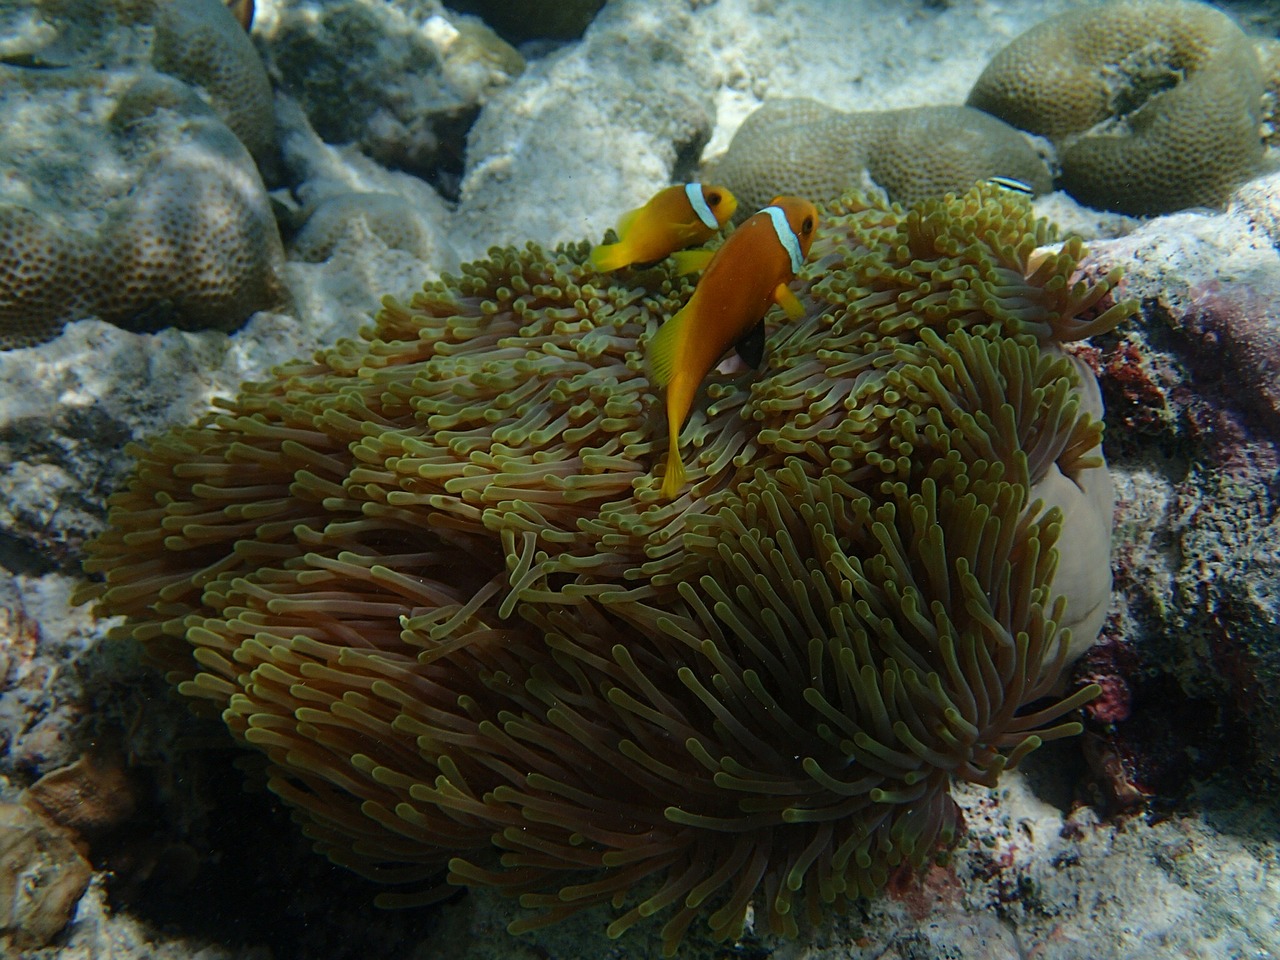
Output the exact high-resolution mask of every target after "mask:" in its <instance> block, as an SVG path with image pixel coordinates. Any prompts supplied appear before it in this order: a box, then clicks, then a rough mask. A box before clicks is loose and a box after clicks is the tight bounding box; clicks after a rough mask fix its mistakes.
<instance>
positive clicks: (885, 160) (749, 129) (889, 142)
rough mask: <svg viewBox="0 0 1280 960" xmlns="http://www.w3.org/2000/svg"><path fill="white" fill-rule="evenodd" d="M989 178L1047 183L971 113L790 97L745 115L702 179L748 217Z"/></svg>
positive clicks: (1009, 137)
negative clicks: (782, 198) (772, 204)
mask: <svg viewBox="0 0 1280 960" xmlns="http://www.w3.org/2000/svg"><path fill="white" fill-rule="evenodd" d="M991 176H1005V177H1013V178H1015V179H1018V180H1022V181H1024V182H1026V183H1028V184H1030V185H1031V186H1032V187H1033V188H1034V190H1035V192H1037V193H1043V192H1045V191H1047V190H1048V189H1049V188H1050V185H1051V182H1050V178H1049V169H1048V167H1046V166H1045V163H1044V160H1043V159H1041V157H1040V155H1039V154H1038V153H1037V152H1036V150H1035V148H1034V147H1033V146H1032V145H1031V141H1030V140H1029V139H1028V138H1027V137H1025V136H1023V135H1022V134H1021V133H1019V132H1018V131H1017V130H1014V129H1013V128H1012V127H1010V126H1009V125H1008V124H1005V123H1002V122H1000V121H999V120H995V119H994V118H992V117H990V116H987V115H986V114H984V113H982V112H981V111H979V110H972V109H968V108H966V107H917V108H913V109H908V110H883V111H878V112H866V113H843V112H841V111H839V110H835V109H833V108H831V107H828V106H825V105H824V104H821V103H818V102H817V101H815V100H807V99H804V98H797V99H789V100H769V101H766V102H765V103H764V104H763V105H762V106H761V107H760V108H759V109H758V110H756V111H755V112H754V113H753V114H751V115H750V116H749V117H747V119H746V120H744V121H743V123H742V126H741V127H739V128H738V132H737V133H735V134H734V137H733V142H732V143H730V144H729V149H728V151H726V152H725V154H724V155H723V156H721V157H718V158H716V159H714V160H712V161H710V162H709V163H708V164H707V169H706V171H705V172H704V176H703V179H704V180H706V181H707V182H715V183H723V184H725V186H727V187H728V188H729V189H730V190H732V191H733V192H734V193H735V194H736V195H737V196H738V197H739V198H740V199H741V201H742V203H741V207H740V209H741V210H743V211H746V212H747V213H749V212H750V211H753V210H758V209H760V208H761V207H763V206H765V205H766V204H768V203H769V201H770V200H771V199H772V198H774V197H776V196H778V195H779V194H784V193H785V194H794V195H796V196H801V197H812V198H814V200H815V201H824V200H835V199H836V198H838V197H840V196H841V195H843V194H844V193H846V192H848V191H849V190H851V189H855V188H865V187H876V186H878V187H880V188H882V189H883V190H884V191H885V192H886V193H888V195H889V197H890V198H891V199H893V200H896V201H898V202H900V203H913V202H915V201H917V200H923V199H926V198H928V197H940V196H942V195H943V194H945V193H957V192H963V191H964V190H967V189H968V188H969V187H970V185H972V184H973V183H975V182H977V181H978V180H985V179H986V178H987V177H991ZM744 215H745V214H744Z"/></svg>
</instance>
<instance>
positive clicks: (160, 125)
mask: <svg viewBox="0 0 1280 960" xmlns="http://www.w3.org/2000/svg"><path fill="white" fill-rule="evenodd" d="M47 73H48V71H20V72H16V73H15V74H13V76H12V77H11V80H12V82H11V83H9V84H8V85H7V86H6V87H5V88H4V92H2V93H0V114H3V115H4V116H5V117H7V118H9V120H10V122H8V123H6V124H5V126H4V130H3V133H0V156H4V157H5V158H6V159H9V160H12V161H13V164H12V166H11V168H10V172H9V176H8V178H7V179H6V181H5V183H4V184H3V186H2V187H0V349H10V348H14V347H22V346H29V345H31V344H35V343H39V342H42V341H44V340H47V339H49V338H50V337H53V336H56V335H57V333H58V332H59V330H61V328H62V325H63V323H65V322H66V321H68V320H73V319H78V318H82V317H86V316H90V315H93V316H97V317H99V318H101V319H103V320H109V321H111V322H113V323H118V324H120V325H121V326H124V327H128V328H131V329H152V328H154V327H156V326H159V325H162V324H172V325H175V326H180V327H184V328H187V329H197V328H205V327H214V328H221V329H227V328H230V327H234V326H236V325H238V324H239V323H241V322H243V321H244V320H245V319H246V318H247V317H248V316H249V315H250V314H251V313H253V312H254V311H255V310H261V309H265V308H267V307H269V306H272V305H274V304H276V303H278V302H280V300H281V299H282V296H283V289H284V288H283V283H282V281H281V270H282V267H283V262H284V252H283V249H282V247H281V243H280V237H279V233H278V231H277V229H276V224H275V219H274V217H273V215H272V212H271V207H270V204H269V202H268V200H267V195H266V191H265V189H264V187H263V185H262V180H261V178H260V177H259V175H258V171H257V169H256V167H255V166H254V163H253V160H252V158H251V157H250V156H249V154H248V153H247V152H246V151H245V148H244V146H243V145H242V144H241V143H240V141H239V140H238V139H237V138H236V137H235V136H234V135H233V134H232V132H231V131H230V130H228V129H227V127H226V126H225V125H224V124H223V123H222V122H221V121H220V120H219V119H218V118H217V117H216V116H215V115H214V114H213V113H212V112H211V110H210V109H209V107H207V106H206V105H205V104H204V103H203V102H202V101H201V100H200V98H199V97H198V96H197V95H196V94H195V92H194V91H192V90H191V88H189V87H187V86H186V85H185V84H183V83H181V82H180V81H178V80H175V79H173V78H172V77H166V76H164V75H163V74H155V73H146V74H143V75H141V76H138V77H136V78H132V79H125V80H124V81H123V82H124V83H125V87H124V89H122V90H112V89H111V87H110V85H105V86H106V87H107V91H109V95H108V96H105V97H102V98H101V100H100V109H101V110H102V111H103V115H102V116H101V117H95V116H86V115H85V111H84V108H83V106H82V104H83V101H84V100H85V99H87V98H88V96H89V95H88V93H87V91H86V88H85V80H84V77H83V75H82V74H79V73H68V74H65V75H63V76H61V77H49V76H46V75H45V74H47ZM89 86H90V87H93V88H95V89H96V88H97V87H98V85H97V84H95V83H92V82H91V83H90V84H89ZM31 117H38V118H39V119H38V120H33V119H29V118H31Z"/></svg>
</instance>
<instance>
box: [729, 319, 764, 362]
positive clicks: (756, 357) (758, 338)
mask: <svg viewBox="0 0 1280 960" xmlns="http://www.w3.org/2000/svg"><path fill="white" fill-rule="evenodd" d="M733 348H734V349H735V350H737V351H738V356H740V357H741V358H742V362H743V363H745V364H747V366H749V367H752V368H755V369H759V367H760V361H761V360H763V359H764V321H761V322H760V323H757V324H756V325H755V326H754V327H752V328H751V329H750V330H748V331H747V333H746V335H745V336H743V337H742V338H741V339H740V340H739V341H738V342H737V343H735V344H734V345H733Z"/></svg>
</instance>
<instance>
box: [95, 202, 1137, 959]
mask: <svg viewBox="0 0 1280 960" xmlns="http://www.w3.org/2000/svg"><path fill="white" fill-rule="evenodd" d="M824 223H825V224H827V227H826V233H825V235H824V236H822V237H820V238H819V239H818V241H817V242H816V243H815V247H814V251H813V260H812V262H811V263H810V265H809V266H808V267H806V270H805V273H804V274H803V275H802V278H801V285H802V289H801V291H800V297H801V300H802V301H803V302H806V303H807V304H808V305H809V309H808V311H807V314H806V316H805V317H804V318H803V319H802V320H800V321H797V322H795V323H791V324H784V325H783V326H782V327H781V328H779V329H777V330H776V331H775V332H774V333H773V335H772V336H771V337H770V339H769V343H768V354H767V355H768V358H769V359H768V361H767V363H766V365H765V369H764V371H763V372H762V373H761V374H760V375H759V376H758V378H755V379H750V378H749V379H746V380H744V379H742V378H735V377H733V376H730V375H727V374H714V375H713V376H712V377H711V378H710V383H709V385H708V387H707V390H706V395H707V399H708V402H707V404H706V406H705V407H701V406H700V407H698V408H695V410H694V412H693V414H692V416H691V417H690V420H689V422H688V424H687V425H686V428H685V438H686V443H687V445H688V446H689V448H690V457H689V460H690V463H689V475H690V479H691V481H692V482H693V486H692V488H691V489H690V490H689V491H688V492H686V493H685V494H684V495H682V496H681V497H680V498H679V499H677V500H676V501H674V502H666V501H663V500H661V499H660V498H659V496H658V486H659V483H660V471H655V466H656V461H657V460H658V459H659V457H660V451H661V450H662V449H663V448H664V447H665V440H666V438H665V437H664V436H663V435H662V433H661V426H660V418H659V417H658V416H657V415H656V414H657V403H658V401H657V399H656V398H655V397H654V395H653V391H652V390H651V389H650V386H649V384H648V382H647V380H646V379H645V377H644V374H643V359H642V356H643V351H644V346H645V344H646V343H647V341H648V339H649V338H650V337H652V336H653V334H654V332H655V330H656V328H657V324H658V323H659V321H661V320H662V319H663V318H667V317H670V316H671V315H673V314H674V313H675V312H676V310H677V309H678V308H679V307H680V305H681V304H682V302H683V301H684V300H685V299H687V297H688V294H689V287H688V282H687V281H686V280H684V279H682V278H679V277H677V276H675V275H674V274H673V273H672V272H671V270H670V269H669V268H667V267H664V266H659V267H656V268H651V269H648V270H643V271H633V270H623V271H620V272H619V273H618V274H616V275H613V276H612V277H610V278H609V279H608V280H607V281H605V280H602V279H601V278H600V277H598V276H597V275H595V274H594V272H593V271H591V270H590V268H589V267H588V266H587V265H586V263H585V260H586V256H587V251H588V249H589V248H588V245H586V244H578V245H575V246H573V247H570V248H562V249H561V250H560V251H559V252H557V253H555V254H548V253H545V252H543V251H542V250H541V249H539V248H537V247H536V246H533V245H530V246H529V247H528V248H526V249H525V250H522V251H516V250H501V249H495V250H493V251H492V252H491V256H490V259H488V260H486V261H482V262H477V263H473V264H470V265H469V266H467V267H465V268H464V269H463V271H462V273H461V275H460V276H457V277H450V278H446V279H444V280H442V281H441V282H439V283H435V284H431V285H428V286H427V287H426V288H425V289H424V290H423V291H422V292H421V293H419V294H418V295H416V296H415V297H414V298H413V299H412V300H411V301H410V302H409V303H405V304H402V303H398V302H396V301H394V300H387V301H385V302H384V306H383V309H382V311H381V313H380V314H379V317H378V320H377V323H376V326H374V327H372V328H369V329H367V330H365V331H364V334H363V339H362V340H361V341H359V342H351V341H348V342H344V343H340V344H338V345H337V346H336V347H334V348H332V349H330V350H328V351H325V352H323V353H321V354H319V355H317V356H316V357H315V358H314V359H312V360H309V361H298V362H295V363H292V364H289V365H286V366H285V367H282V368H280V369H278V370H277V374H278V375H277V377H276V378H275V379H272V380H270V381H267V382H262V383H258V384H250V385H246V386H245V388H244V389H243V390H242V392H241V393H240V394H239V395H238V396H237V397H236V398H235V399H233V400H226V401H222V402H221V403H220V405H219V407H220V409H219V410H218V411H215V412H213V413H211V414H209V415H208V416H206V417H205V418H204V419H203V420H202V421H200V422H199V423H197V424H195V425H193V426H188V427H181V428H178V429H176V430H174V431H172V432H171V433H169V434H168V435H166V436H164V437H160V438H158V439H156V440H154V441H153V442H151V443H149V444H147V445H145V446H142V445H139V446H134V447H133V448H132V450H133V452H134V453H135V454H136V455H137V457H138V467H137V470H136V473H135V475H134V477H133V479H132V481H131V483H130V484H129V487H128V488H127V489H126V490H123V491H121V492H120V493H118V494H116V495H115V496H114V497H113V500H112V509H111V517H110V521H111V527H110V529H109V530H108V531H107V532H105V533H104V534H103V535H102V536H101V537H99V538H98V539H97V540H96V541H95V542H94V543H93V544H92V545H91V547H90V548H89V558H88V559H87V561H86V569H87V570H88V571H90V572H92V573H97V574H101V575H103V576H104V578H105V581H104V582H103V583H101V584H97V585H90V586H89V587H88V588H87V589H86V590H85V591H84V594H83V596H82V597H81V599H88V598H89V597H97V599H98V601H99V609H100V611H101V612H102V613H110V614H120V615H124V616H125V617H126V618H127V619H126V621H125V622H124V623H123V625H122V626H121V627H120V628H119V629H118V630H117V631H116V633H117V635H118V636H133V637H136V638H137V639H139V640H140V641H141V642H142V643H143V644H144V645H145V646H146V648H147V649H148V651H149V652H150V653H151V655H152V656H153V657H154V658H156V659H157V660H158V661H160V662H162V663H163V664H165V665H166V666H167V668H168V670H169V677H170V679H171V680H172V682H174V683H176V684H177V685H178V689H179V690H180V691H181V692H182V693H184V694H185V695H187V696H188V697H190V698H192V699H193V700H194V701H195V702H197V703H203V704H205V705H206V706H207V707H208V708H210V709H211V710H212V711H213V712H214V713H217V714H220V715H221V717H222V719H223V721H224V722H225V724H226V725H227V727H228V728H229V729H230V730H231V731H232V733H233V734H234V735H235V736H236V737H237V738H238V739H239V740H241V741H242V742H243V743H245V744H247V745H250V746H251V747H253V748H254V749H255V750H257V751H258V752H259V754H260V755H261V756H262V757H263V758H264V759H265V762H266V766H267V777H268V783H269V785H270V787H271V789H273V790H274V791H275V792H276V793H277V794H278V795H279V796H280V797H282V798H283V799H284V800H285V801H286V802H287V803H288V804H289V805H290V806H291V807H292V808H293V809H294V811H295V815H296V817H297V819H298V820H299V821H300V822H301V823H302V825H303V828H304V829H305V831H306V832H307V834H308V836H310V837H311V838H312V840H313V841H314V843H315V846H316V848H317V850H319V851H320V852H322V853H324V854H325V855H326V856H328V857H329V858H330V859H332V860H333V861H335V862H337V863H340V864H344V865H346V866H349V867H351V868H353V869H355V870H358V871H360V872H362V873H364V874H366V875H368V876H371V877H374V878H376V879H379V880H382V881H384V882H388V883H395V884H402V885H404V884H407V885H411V886H412V885H415V884H417V885H419V887H421V885H423V884H426V883H428V882H429V881H430V880H431V879H432V878H433V877H436V876H438V872H439V871H440V870H441V869H442V868H443V867H445V866H446V865H447V866H448V869H449V878H450V879H451V880H452V881H453V882H455V883H460V884H472V885H494V886H496V887H498V888H500V889H501V890H503V891H505V892H507V893H510V894H515V895H519V896H520V899H521V903H522V904H524V905H525V906H526V907H529V908H532V909H533V910H534V911H536V912H535V913H534V914H531V915H528V916H526V917H524V918H522V919H520V920H518V921H517V922H516V923H515V924H513V926H512V929H513V930H517V931H518V930H523V929H529V928H531V927H536V926H539V925H542V924H545V923H549V922H552V921H554V920H557V919H559V918H561V917H564V916H567V915H569V914H572V913H574V912H576V911H578V910H580V909H582V908H584V907H586V906H589V905H591V904H595V903H601V902H608V901H612V902H613V903H614V904H615V905H616V906H617V907H619V908H623V907H626V909H625V910H624V911H623V912H621V913H620V914H619V916H618V918H617V919H616V920H615V921H614V922H613V924H611V925H610V927H609V932H610V934H611V935H615V936H616V935H619V934H621V933H622V932H623V931H624V930H626V929H627V928H629V927H631V926H632V925H633V924H635V923H637V922H639V921H640V920H642V919H643V918H645V917H647V916H649V915H651V914H659V913H662V914H666V915H667V917H668V919H667V923H666V926H665V927H664V933H663V938H664V942H665V945H666V948H667V950H668V951H673V950H674V949H675V947H676V945H677V944H678V943H679V942H680V940H681V938H682V937H683V935H684V932H685V930H686V929H687V927H688V926H689V925H690V924H691V923H692V922H693V921H694V920H695V919H697V918H698V917H699V916H704V917H705V919H706V921H707V922H708V924H709V926H710V928H711V930H712V932H713V934H714V935H715V936H717V937H721V938H724V937H732V936H734V935H736V934H737V933H738V932H739V931H740V930H741V929H742V926H743V923H744V921H745V917H746V914H747V911H748V908H749V906H750V905H751V904H752V903H754V904H755V910H756V916H757V917H758V918H761V920H762V921H767V923H768V925H769V926H770V927H772V928H773V929H775V930H778V931H782V932H791V931H794V930H795V929H796V926H797V923H798V921H799V920H801V919H803V917H809V918H814V917H816V916H817V914H818V913H819V912H820V911H821V909H822V908H823V907H824V905H834V906H836V907H840V906H843V905H845V904H847V903H848V902H849V901H850V900H852V899H854V898H856V897H858V896H862V895H870V894H873V893H875V892H876V891H877V890H878V889H880V888H881V887H883V886H884V884H885V883H886V882H887V880H888V878H889V876H890V873H891V872H893V871H896V870H899V869H900V868H903V867H906V866H910V867H920V866H921V865H922V864H923V863H925V862H926V860H927V859H928V858H929V857H930V856H931V855H932V853H933V852H934V851H935V849H936V848H937V847H938V845H939V844H945V843H948V842H950V841H951V840H952V839H953V838H954V836H955V833H956V829H957V819H956V814H955V808H954V806H953V804H952V801H951V799H950V796H949V791H948V787H949V784H950V782H951V779H952V778H953V777H962V778H968V779H973V780H977V781H979V782H982V783H993V782H994V781H995V780H996V778H997V777H998V776H999V775H1000V773H1001V771H1002V770H1003V769H1005V768H1006V767H1009V766H1012V765H1014V764H1016V763H1017V762H1018V761H1019V759H1020V758H1021V757H1023V756H1024V755H1025V754H1026V753H1027V752H1029V751H1030V750H1033V749H1035V748H1036V747H1037V746H1038V745H1039V743H1040V742H1041V741H1042V739H1045V738H1050V737H1059V736H1064V735H1068V734H1071V733H1073V732H1075V731H1076V730H1078V728H1079V725H1078V724H1076V723H1074V722H1071V721H1069V720H1066V719H1064V717H1065V715H1066V714H1067V713H1069V711H1071V710H1072V709H1073V708H1074V707H1076V706H1078V705H1079V704H1081V703H1083V702H1085V701H1086V700H1088V699H1089V697H1091V696H1092V695H1093V694H1094V693H1095V692H1096V688H1085V689H1083V690H1079V691H1076V692H1075V693H1073V694H1071V695H1069V696H1066V697H1065V699H1061V700H1054V701H1050V702H1048V703H1047V704H1042V705H1041V704H1038V705H1036V706H1030V705H1031V704H1032V702H1033V701H1036V700H1037V699H1038V698H1041V697H1043V696H1045V695H1047V694H1049V693H1050V691H1051V690H1052V689H1053V688H1054V686H1055V684H1056V683H1057V682H1058V680H1059V675H1060V671H1061V668H1062V666H1063V664H1064V663H1065V662H1066V660H1067V659H1068V657H1069V656H1070V655H1072V653H1073V652H1074V649H1075V648H1077V647H1078V645H1082V644H1087V643H1088V642H1089V641H1090V640H1091V639H1092V636H1091V635H1090V631H1091V630H1092V631H1093V633H1094V634H1096V629H1097V627H1096V621H1095V617H1096V610H1097V608H1098V607H1100V606H1101V605H1104V604H1105V600H1106V596H1107V592H1108V586H1109V579H1108V578H1107V576H1106V570H1107V567H1108V554H1109V544H1108V538H1107V532H1108V530H1109V525H1110V511H1109V500H1108V502H1107V504H1106V505H1105V508H1104V507H1102V506H1099V504H1098V500H1097V494H1096V491H1097V490H1100V489H1101V490H1104V491H1108V490H1109V487H1108V481H1107V474H1106V470H1105V466H1104V465H1103V463H1102V460H1101V457H1100V455H1099V452H1100V450H1099V442H1100V438H1101V428H1100V425H1099V423H1098V421H1097V419H1096V417H1095V416H1093V415H1091V414H1090V413H1088V412H1086V408H1087V407H1088V406H1089V405H1090V404H1091V403H1092V400H1091V398H1090V397H1089V396H1088V395H1087V393H1082V392H1081V391H1082V386H1083V382H1082V378H1081V368H1080V367H1079V366H1078V365H1076V364H1075V363H1073V362H1072V361H1071V360H1070V358H1068V357H1066V356H1064V355H1063V354H1062V353H1061V351H1060V350H1059V349H1058V347H1057V346H1056V343H1055V341H1059V340H1067V339H1076V338H1079V337H1083V336H1087V335H1089V334H1091V333H1094V332H1097V331H1101V330H1106V329H1108V328H1110V327H1111V326H1113V325H1114V324H1115V323H1117V322H1118V321H1119V320H1120V319H1121V318H1122V317H1123V316H1125V315H1126V314H1128V313H1129V312H1131V311H1132V310H1133V308H1134V305H1133V304H1132V303H1128V302H1126V303H1121V304H1115V305H1112V306H1110V307H1108V308H1107V309H1105V310H1101V309H1099V308H1100V307H1101V305H1102V304H1101V301H1102V300H1103V298H1105V297H1106V296H1108V294H1109V292H1110V290H1111V289H1112V288H1113V286H1114V285H1115V283H1116V280H1117V277H1115V276H1108V277H1106V278H1105V279H1103V280H1101V281H1098V282H1096V283H1089V282H1086V281H1078V282H1072V276H1073V273H1074V271H1075V269H1076V264H1077V260H1078V258H1079V256H1080V254H1081V250H1080V245H1079V242H1078V241H1067V243H1065V244H1064V245H1063V246H1062V247H1061V248H1060V249H1058V250H1056V251H1054V250H1037V248H1038V247H1040V246H1041V245H1042V244H1044V243H1046V242H1048V241H1049V240H1050V239H1051V234H1050V232H1049V229H1048V228H1047V226H1046V225H1045V224H1044V223H1043V222H1037V221H1035V220H1034V219H1033V217H1032V214H1031V212H1030V207H1029V205H1028V203H1027V202H1026V200H1025V199H1024V198H1022V197H1020V196H1015V195H1012V194H1009V193H1008V192H1007V191H1002V190H999V189H997V188H993V187H987V186H979V187H977V188H975V189H973V190H972V191H970V192H969V193H967V194H965V195H964V196H962V197H959V198H955V197H948V198H947V199H945V200H939V201H933V202H928V203H924V204H921V205H919V206H918V207H916V208H913V209H910V210H906V211H904V210H903V209H902V208H901V207H891V206H886V205H883V204H881V203H878V202H869V201H865V200H862V199H858V198H854V199H850V200H848V201H845V202H843V203H842V204H840V205H839V206H837V207H835V208H833V209H832V210H830V211H828V214H827V215H826V216H824ZM605 282H607V283H608V286H604V285H602V284H603V283H605ZM597 284H601V285H597ZM1090 312H1092V313H1095V314H1096V316H1094V317H1093V319H1089V320H1086V319H1083V316H1082V315H1084V314H1086V313H1090ZM1089 491H1093V492H1089ZM1104 499H1106V498H1104ZM1068 524H1069V531H1068V532H1069V535H1065V536H1064V535H1062V534H1063V531H1064V529H1065V528H1066V525H1068ZM1100 571H1101V573H1100ZM1072 624H1078V631H1079V634H1080V635H1079V636H1078V637H1076V638H1075V639H1074V640H1073V639H1070V638H1069V636H1068V633H1069V631H1070V630H1071V629H1073V627H1072V626H1071V625H1072ZM440 895H442V891H440V890H438V889H434V890H433V889H432V888H430V887H429V886H428V887H427V889H426V891H425V892H421V893H416V894H395V895H390V894H389V895H387V896H386V897H385V898H384V900H385V902H387V903H397V902H406V901H413V900H415V899H423V898H426V899H430V898H432V897H438V896H440Z"/></svg>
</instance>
